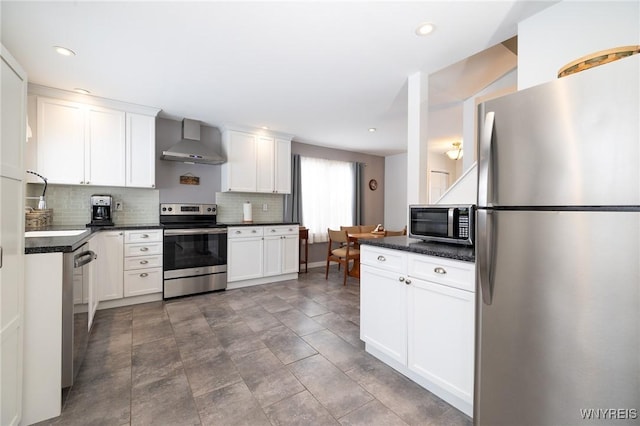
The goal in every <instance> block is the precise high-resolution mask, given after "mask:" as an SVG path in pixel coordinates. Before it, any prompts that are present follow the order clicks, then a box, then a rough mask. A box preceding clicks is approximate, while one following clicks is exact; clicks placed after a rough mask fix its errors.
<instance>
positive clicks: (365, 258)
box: [360, 244, 407, 274]
mask: <svg viewBox="0 0 640 426" xmlns="http://www.w3.org/2000/svg"><path fill="white" fill-rule="evenodd" d="M406 259H407V253H406V252H403V251H400V250H390V249H385V248H379V247H373V246H368V245H364V244H363V245H361V246H360V263H362V264H364V265H369V266H373V267H375V268H380V269H384V270H385V271H389V272H398V273H400V274H404V273H405V271H406V265H407V263H406V262H407V260H406Z"/></svg>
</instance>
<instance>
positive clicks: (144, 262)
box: [140, 260, 149, 265]
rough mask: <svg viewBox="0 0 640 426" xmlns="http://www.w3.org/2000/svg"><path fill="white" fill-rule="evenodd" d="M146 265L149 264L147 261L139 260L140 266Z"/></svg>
mask: <svg viewBox="0 0 640 426" xmlns="http://www.w3.org/2000/svg"><path fill="white" fill-rule="evenodd" d="M147 263H149V261H148V260H141V261H140V264H141V265H146V264H147Z"/></svg>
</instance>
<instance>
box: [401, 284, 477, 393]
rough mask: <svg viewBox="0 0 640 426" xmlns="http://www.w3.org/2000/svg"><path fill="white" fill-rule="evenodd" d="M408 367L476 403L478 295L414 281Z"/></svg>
mask: <svg viewBox="0 0 640 426" xmlns="http://www.w3.org/2000/svg"><path fill="white" fill-rule="evenodd" d="M408 300H409V312H408V321H409V327H408V328H409V336H408V339H409V353H408V367H409V369H411V370H412V371H414V372H416V373H417V374H419V375H420V376H422V377H424V378H425V379H427V380H428V381H430V382H432V383H435V384H436V385H438V386H440V387H441V388H443V389H445V390H447V391H449V392H451V393H452V394H453V395H455V396H457V397H459V398H461V399H462V400H464V401H466V402H468V403H472V402H473V371H474V367H473V362H474V321H475V320H474V313H475V294H474V293H473V292H470V291H465V290H460V289H457V288H453V287H448V286H445V285H440V284H436V283H433V282H429V281H423V280H419V279H416V278H411V285H410V286H409V296H408Z"/></svg>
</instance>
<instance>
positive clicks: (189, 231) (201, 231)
mask: <svg viewBox="0 0 640 426" xmlns="http://www.w3.org/2000/svg"><path fill="white" fill-rule="evenodd" d="M226 233H227V228H198V229H165V230H164V235H165V236H168V237H170V236H173V235H198V234H226Z"/></svg>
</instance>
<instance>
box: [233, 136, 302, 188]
mask: <svg viewBox="0 0 640 426" xmlns="http://www.w3.org/2000/svg"><path fill="white" fill-rule="evenodd" d="M281 136H282V137H281ZM281 136H275V135H273V134H272V133H270V132H265V131H260V130H251V129H246V128H243V129H241V130H236V129H230V128H227V129H226V130H225V131H224V132H223V136H222V146H223V149H224V155H225V156H226V159H227V162H226V163H224V164H223V165H222V190H223V191H232V192H266V193H277V194H288V193H290V192H291V137H290V136H288V135H281Z"/></svg>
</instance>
